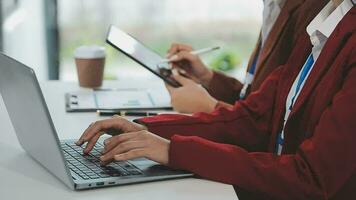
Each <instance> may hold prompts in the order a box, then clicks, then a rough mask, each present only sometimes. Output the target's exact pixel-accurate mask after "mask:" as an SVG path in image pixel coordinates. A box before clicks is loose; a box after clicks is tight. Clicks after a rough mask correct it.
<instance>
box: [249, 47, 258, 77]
mask: <svg viewBox="0 0 356 200" xmlns="http://www.w3.org/2000/svg"><path fill="white" fill-rule="evenodd" d="M259 56H260V51H258V52H256V55H255V57H254V59H253V62H252V65H251V68H250V70H248V73H250V74H252V75H254V74H255V71H256V65H257V61H258V57H259Z"/></svg>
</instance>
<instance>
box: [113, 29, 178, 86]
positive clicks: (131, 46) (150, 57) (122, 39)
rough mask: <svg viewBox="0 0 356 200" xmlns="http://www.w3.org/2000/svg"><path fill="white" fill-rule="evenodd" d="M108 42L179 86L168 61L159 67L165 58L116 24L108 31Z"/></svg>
mask: <svg viewBox="0 0 356 200" xmlns="http://www.w3.org/2000/svg"><path fill="white" fill-rule="evenodd" d="M107 42H108V43H109V44H111V45H112V46H114V47H115V48H117V49H118V50H120V51H121V52H123V53H124V54H126V55H127V56H129V57H131V58H132V59H134V60H135V61H136V62H138V63H139V64H141V65H143V66H144V67H146V68H147V69H148V70H150V71H151V72H153V73H154V74H156V75H158V76H159V77H161V78H163V79H164V80H165V81H166V82H168V83H169V84H171V85H172V86H175V87H177V86H179V84H177V82H176V81H175V80H174V79H172V78H171V77H170V75H171V70H170V69H169V65H168V63H166V64H159V67H158V63H160V61H161V60H162V59H163V58H162V57H161V56H160V55H159V54H157V53H156V52H154V51H152V50H151V49H149V48H147V47H146V46H145V45H143V44H142V43H141V42H139V41H138V40H136V39H135V38H134V37H132V36H130V35H129V34H127V33H125V32H123V31H121V30H120V29H118V28H116V27H114V26H111V27H110V30H109V33H108V37H107Z"/></svg>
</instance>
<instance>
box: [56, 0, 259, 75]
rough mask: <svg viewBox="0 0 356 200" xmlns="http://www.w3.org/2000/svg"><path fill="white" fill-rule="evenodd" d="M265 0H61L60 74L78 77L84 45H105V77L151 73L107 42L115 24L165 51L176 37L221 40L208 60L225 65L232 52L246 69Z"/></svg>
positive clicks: (202, 43)
mask: <svg viewBox="0 0 356 200" xmlns="http://www.w3.org/2000/svg"><path fill="white" fill-rule="evenodd" d="M262 3H263V2H262V1H261V0H250V1H241V0H240V1H239V0H194V1H191V0H179V1H178V0H130V1H123V0H121V1H118V0H106V1H102V0H80V1H72V0H59V1H58V9H59V10H58V14H59V16H58V19H59V31H60V77H61V79H62V80H75V79H76V70H75V64H74V59H73V51H74V49H75V48H76V47H78V46H80V45H88V44H98V45H105V46H106V49H107V60H106V66H105V78H106V79H117V78H120V77H123V76H128V77H137V76H150V74H149V73H148V72H146V71H145V69H143V68H141V67H140V66H138V64H136V63H134V62H133V61H131V60H130V59H129V58H127V57H126V56H124V55H122V54H120V53H118V52H117V51H116V50H114V49H113V48H111V47H110V46H108V45H106V44H105V35H106V32H107V30H108V27H109V25H110V24H114V25H116V26H118V27H120V28H121V29H123V30H124V31H126V32H128V33H130V34H132V35H134V36H135V37H136V38H138V39H139V40H141V41H143V42H144V43H146V44H147V45H148V46H149V47H151V48H152V49H154V50H156V51H158V52H159V53H160V54H162V55H165V54H166V53H165V52H166V50H167V49H168V48H169V46H170V44H171V43H172V42H180V43H186V44H191V45H192V46H193V47H194V48H196V49H199V48H205V47H210V46H221V47H222V49H221V50H219V51H216V52H214V53H209V54H207V55H205V56H203V60H204V61H205V63H206V64H207V65H209V66H215V67H218V68H221V66H219V65H221V62H219V61H220V60H221V59H225V58H226V57H229V58H232V60H233V62H232V64H233V65H234V66H235V65H236V66H237V67H236V68H234V69H233V70H230V71H228V72H229V73H233V74H236V73H238V72H243V70H242V69H243V67H245V66H246V63H247V60H248V57H249V55H250V53H251V52H252V49H253V48H254V44H255V42H256V39H257V36H258V32H259V27H260V24H261V15H262Z"/></svg>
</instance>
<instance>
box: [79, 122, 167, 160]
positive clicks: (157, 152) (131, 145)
mask: <svg viewBox="0 0 356 200" xmlns="http://www.w3.org/2000/svg"><path fill="white" fill-rule="evenodd" d="M108 130H110V133H108V134H110V135H112V137H111V138H109V139H107V140H105V141H104V149H103V151H102V156H100V160H101V162H102V164H104V165H105V164H108V163H110V162H111V161H114V160H116V161H124V160H130V159H134V158H139V157H146V158H148V159H151V160H153V161H156V162H158V163H161V164H163V165H167V164H168V161H169V157H168V154H169V145H170V141H169V140H167V139H164V138H162V137H159V136H157V135H155V134H153V133H150V132H149V131H147V129H146V127H145V126H143V125H140V124H137V123H134V122H130V121H128V120H126V119H124V118H122V117H113V118H111V119H107V120H102V121H97V122H95V123H93V124H91V125H90V126H89V127H88V129H87V130H85V132H84V133H83V134H82V136H81V137H80V139H79V140H78V142H77V143H76V144H77V145H78V146H82V145H83V144H84V143H87V145H86V147H85V148H84V150H83V152H84V153H85V154H88V153H90V152H91V151H92V149H93V148H94V146H95V144H96V143H97V141H98V139H99V138H100V136H101V135H103V134H104V133H107V131H108Z"/></svg>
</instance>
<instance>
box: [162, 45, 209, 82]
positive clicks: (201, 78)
mask: <svg viewBox="0 0 356 200" xmlns="http://www.w3.org/2000/svg"><path fill="white" fill-rule="evenodd" d="M192 50H193V48H192V47H191V46H189V45H185V44H172V45H171V47H170V49H169V50H168V52H167V57H168V58H171V59H172V62H171V63H172V67H173V68H178V69H182V70H184V72H185V75H187V76H188V77H189V78H191V79H192V80H194V81H195V82H197V83H199V84H202V85H204V86H205V87H207V86H208V85H209V83H210V81H211V79H212V77H213V72H212V71H211V70H210V69H208V67H206V66H205V64H204V63H203V62H202V61H201V59H200V58H199V56H197V55H193V54H191V53H190V52H191V51H192Z"/></svg>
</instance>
